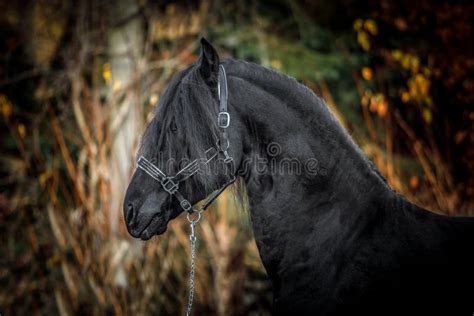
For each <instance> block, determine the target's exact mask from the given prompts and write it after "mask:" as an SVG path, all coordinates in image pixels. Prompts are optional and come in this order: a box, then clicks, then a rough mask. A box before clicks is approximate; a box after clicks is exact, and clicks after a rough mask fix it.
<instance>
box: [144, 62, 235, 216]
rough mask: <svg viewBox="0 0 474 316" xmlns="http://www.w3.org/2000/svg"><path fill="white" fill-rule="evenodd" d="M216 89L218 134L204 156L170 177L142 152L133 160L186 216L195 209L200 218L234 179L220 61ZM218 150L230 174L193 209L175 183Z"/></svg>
mask: <svg viewBox="0 0 474 316" xmlns="http://www.w3.org/2000/svg"><path fill="white" fill-rule="evenodd" d="M217 89H218V96H219V114H218V116H217V125H218V126H219V129H220V131H221V133H220V138H219V139H218V140H217V141H216V146H215V147H211V148H209V149H207V150H206V152H205V153H206V157H205V158H198V159H195V160H193V161H192V162H190V163H189V164H187V165H186V166H185V167H184V168H183V169H181V170H180V171H178V173H177V174H176V175H175V176H173V177H170V176H167V175H166V174H165V173H164V172H163V171H161V170H160V169H159V168H158V167H157V166H155V165H154V164H153V163H151V162H150V161H149V160H147V159H146V158H145V157H143V156H140V157H139V158H138V161H137V165H138V167H139V168H140V169H142V170H143V171H145V172H146V173H147V174H148V175H149V176H150V177H152V178H153V179H155V180H156V181H158V182H159V183H160V184H161V186H162V188H163V189H164V190H165V191H166V192H168V193H169V194H170V195H174V196H175V197H176V198H177V199H178V201H179V205H180V206H181V208H182V209H183V210H185V211H186V212H188V219H189V215H190V214H192V213H193V212H196V213H198V214H199V215H198V216H199V217H198V218H200V213H201V212H202V211H203V210H205V209H206V208H207V207H208V206H209V205H210V204H211V203H212V202H214V200H215V199H216V198H217V197H218V196H219V195H220V194H221V193H222V192H223V191H224V189H225V188H227V187H228V186H229V185H231V184H232V183H233V182H234V181H235V174H234V172H235V170H234V160H233V159H232V157H231V156H230V155H229V153H228V149H229V147H230V143H229V138H228V137H227V132H226V129H227V127H229V125H230V115H229V112H228V110H227V95H228V94H227V77H226V74H225V69H224V66H222V65H220V66H219V80H218V83H217ZM219 154H222V155H223V156H224V162H225V163H226V165H227V166H228V167H229V170H230V175H231V178H230V179H229V180H228V181H227V182H226V183H225V184H224V185H223V186H222V187H221V188H219V189H217V190H215V191H214V192H212V193H211V194H210V195H209V196H208V197H207V199H206V200H205V202H204V203H203V204H202V206H201V207H200V208H199V209H198V210H194V209H193V206H192V204H191V203H190V202H189V200H187V199H186V198H185V197H184V196H183V195H182V194H181V193H180V192H179V184H180V183H181V182H183V181H185V180H187V179H188V178H190V177H191V176H193V175H194V174H195V173H197V172H198V171H199V170H200V168H201V167H202V166H205V165H207V164H209V163H210V162H211V161H212V160H213V159H215V158H217V157H218V156H219ZM190 221H191V220H190Z"/></svg>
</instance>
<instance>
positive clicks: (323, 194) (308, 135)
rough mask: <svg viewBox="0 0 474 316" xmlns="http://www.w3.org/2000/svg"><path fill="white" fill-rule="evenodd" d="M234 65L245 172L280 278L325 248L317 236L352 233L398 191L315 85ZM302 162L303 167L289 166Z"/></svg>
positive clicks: (272, 269) (256, 222)
mask: <svg viewBox="0 0 474 316" xmlns="http://www.w3.org/2000/svg"><path fill="white" fill-rule="evenodd" d="M233 66H234V67H229V68H230V71H229V73H230V75H229V78H230V79H229V85H230V103H231V104H235V107H234V111H236V112H237V115H238V118H239V121H240V122H242V125H243V129H244V130H245V133H243V134H244V135H240V137H241V138H242V139H243V144H242V147H243V148H242V151H243V153H244V156H243V157H242V161H243V162H242V163H241V164H240V166H241V171H242V172H243V173H244V176H243V177H244V180H245V183H246V187H247V191H248V197H249V206H250V211H251V219H252V224H253V228H254V233H255V238H256V241H257V245H258V247H259V251H260V255H261V257H262V260H263V262H264V265H265V267H266V268H267V271H268V272H269V274H270V276H271V277H272V276H273V277H276V273H277V272H276V271H281V270H282V269H286V268H282V267H285V262H286V261H288V265H287V266H289V265H290V263H294V260H295V259H294V256H295V255H303V257H300V260H301V259H302V258H305V257H304V256H306V257H308V256H309V257H311V256H313V254H311V253H308V249H307V248H308V247H311V248H312V249H311V250H310V251H313V250H314V252H317V247H318V246H319V245H320V244H318V242H316V240H319V241H321V243H322V242H323V240H325V239H328V238H330V235H331V234H342V233H344V232H343V230H347V233H350V232H349V229H350V226H351V225H350V223H356V222H357V220H358V218H360V216H366V215H367V212H371V211H374V210H375V209H376V207H375V208H374V207H372V206H373V205H384V204H385V203H388V201H387V199H388V198H389V197H390V196H392V195H391V194H392V191H391V190H390V189H389V187H388V186H387V184H386V183H385V181H384V180H383V178H382V177H381V176H380V175H379V174H378V172H377V171H376V169H375V167H373V165H372V164H371V163H370V162H369V161H368V159H367V158H366V157H365V156H364V155H363V153H362V152H361V150H360V149H359V148H358V147H357V145H355V144H354V142H353V141H352V139H351V138H350V136H349V135H348V134H347V133H346V132H345V130H344V129H343V127H342V126H341V125H340V124H339V123H338V122H337V120H336V119H335V118H334V116H333V115H332V113H330V111H329V110H328V108H327V107H326V105H325V104H324V102H323V101H322V100H321V99H320V98H318V97H317V96H316V95H314V93H312V92H311V91H310V90H309V89H307V88H306V87H304V86H302V85H300V84H298V83H297V82H296V81H294V80H293V79H291V78H288V77H285V76H283V75H280V74H276V73H274V72H272V71H270V70H266V69H261V68H260V67H258V66H249V65H248V64H237V65H233ZM251 67H255V68H257V67H258V69H248V68H251ZM269 144H271V145H269ZM266 146H270V148H266ZM271 146H274V147H273V148H271ZM272 150H273V151H272ZM275 150H277V151H278V152H277V154H275ZM282 162H285V163H286V165H285V164H284V163H283V164H282ZM288 162H290V165H291V162H293V167H289V168H290V169H288V168H287V167H285V166H287V165H288ZM298 164H299V166H300V168H301V169H300V172H298V170H296V169H295V170H294V171H293V172H286V171H287V170H293V169H291V168H297V165H298ZM264 165H266V166H267V168H265V167H264ZM275 166H276V167H275ZM310 167H311V170H309V169H310ZM341 223H343V224H344V225H343V226H341ZM308 240H313V241H314V242H313V243H312V244H310V243H308ZM305 245H306V246H305ZM314 255H316V256H317V254H314ZM291 260H293V262H292V261H291Z"/></svg>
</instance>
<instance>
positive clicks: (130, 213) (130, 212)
mask: <svg viewBox="0 0 474 316" xmlns="http://www.w3.org/2000/svg"><path fill="white" fill-rule="evenodd" d="M133 215H134V214H133V205H132V204H128V207H127V215H126V218H125V220H126V221H127V223H129V224H130V222H131V221H132V220H133V217H134V216H133Z"/></svg>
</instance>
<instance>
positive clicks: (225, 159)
mask: <svg viewBox="0 0 474 316" xmlns="http://www.w3.org/2000/svg"><path fill="white" fill-rule="evenodd" d="M233 161H234V159H233V158H232V157H231V156H229V153H228V152H227V150H224V162H225V163H230V162H233Z"/></svg>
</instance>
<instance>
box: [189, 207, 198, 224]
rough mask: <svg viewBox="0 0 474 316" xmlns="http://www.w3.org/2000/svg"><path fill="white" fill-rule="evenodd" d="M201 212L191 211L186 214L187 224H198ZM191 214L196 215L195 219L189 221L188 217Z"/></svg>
mask: <svg viewBox="0 0 474 316" xmlns="http://www.w3.org/2000/svg"><path fill="white" fill-rule="evenodd" d="M201 212H202V211H196V210H193V211H192V212H191V213H187V214H186V217H187V218H188V222H190V223H191V224H193V223H194V224H195V223H197V222H199V221H200V220H201ZM191 214H197V218H196V219H191V217H190V215H191Z"/></svg>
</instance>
